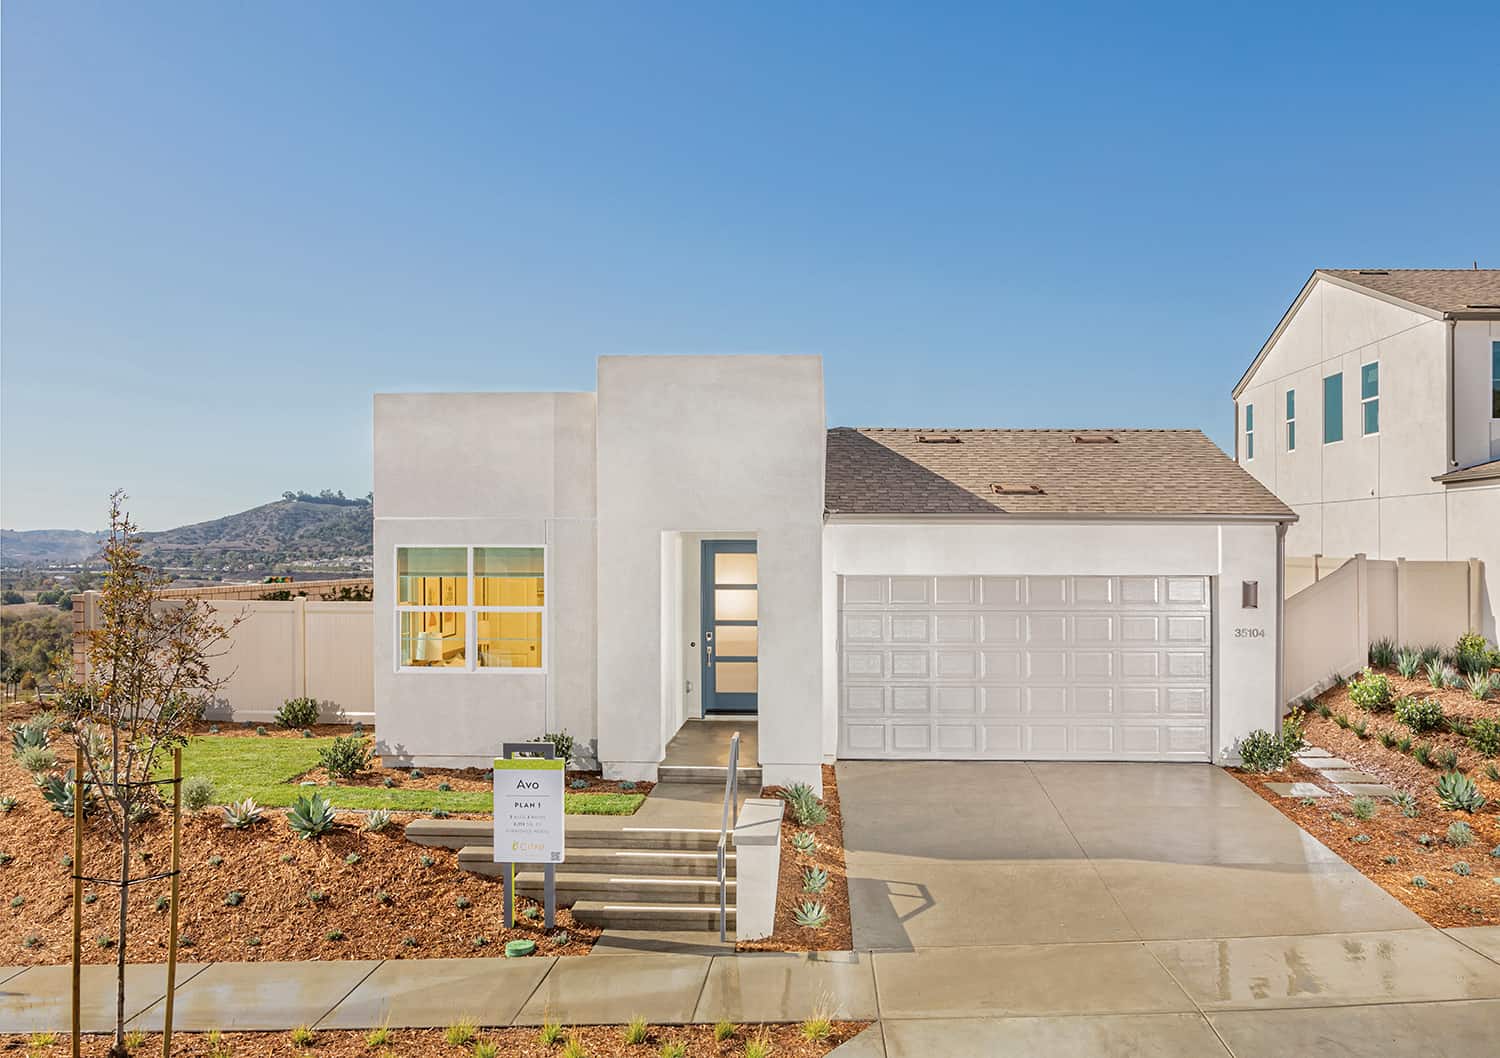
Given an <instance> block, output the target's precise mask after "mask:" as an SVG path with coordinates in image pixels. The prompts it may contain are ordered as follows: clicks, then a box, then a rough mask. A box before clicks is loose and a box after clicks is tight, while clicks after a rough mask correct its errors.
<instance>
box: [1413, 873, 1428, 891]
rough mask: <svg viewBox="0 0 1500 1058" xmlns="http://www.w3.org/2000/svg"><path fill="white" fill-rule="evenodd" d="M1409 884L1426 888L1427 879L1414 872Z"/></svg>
mask: <svg viewBox="0 0 1500 1058" xmlns="http://www.w3.org/2000/svg"><path fill="white" fill-rule="evenodd" d="M1411 884H1412V885H1414V886H1416V887H1417V888H1418V889H1426V888H1427V879H1426V878H1423V877H1422V876H1421V875H1420V874H1414V875H1412V879H1411Z"/></svg>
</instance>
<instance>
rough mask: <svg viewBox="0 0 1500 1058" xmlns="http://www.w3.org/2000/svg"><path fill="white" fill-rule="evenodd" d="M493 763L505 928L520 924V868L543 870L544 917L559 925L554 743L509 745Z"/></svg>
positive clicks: (561, 764)
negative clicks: (524, 865) (531, 865)
mask: <svg viewBox="0 0 1500 1058" xmlns="http://www.w3.org/2000/svg"><path fill="white" fill-rule="evenodd" d="M501 753H502V754H503V756H501V757H497V758H496V759H495V862H496V863H498V864H500V865H501V871H500V880H501V884H502V886H503V887H504V892H505V926H506V928H507V929H509V928H510V927H512V926H514V925H515V924H516V865H517V864H521V863H540V864H542V865H543V867H542V871H543V876H544V890H545V906H546V917H545V919H544V920H543V924H544V925H545V926H546V928H547V929H552V928H553V927H554V926H555V925H556V924H557V864H559V863H562V862H563V853H564V847H563V845H564V840H563V839H564V828H563V802H564V795H563V775H564V770H565V769H566V768H567V764H568V762H567V761H565V760H558V759H556V754H557V750H556V748H555V747H554V746H553V745H552V743H550V742H507V743H505V745H504V746H503V747H501Z"/></svg>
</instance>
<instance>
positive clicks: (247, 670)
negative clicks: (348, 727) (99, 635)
mask: <svg viewBox="0 0 1500 1058" xmlns="http://www.w3.org/2000/svg"><path fill="white" fill-rule="evenodd" d="M76 598H82V599H83V600H84V601H85V607H84V612H83V615H82V616H83V621H82V622H81V624H82V626H83V627H85V628H91V627H94V622H95V620H96V618H97V610H98V595H97V593H96V592H86V593H84V595H83V596H79V597H76ZM208 605H209V606H210V607H212V609H213V610H214V612H215V613H216V614H217V615H218V617H219V620H220V621H222V622H223V623H225V624H228V623H229V622H230V621H232V620H233V619H234V618H236V617H240V616H243V618H244V619H243V620H242V621H241V622H240V623H239V625H238V626H236V627H235V629H234V631H233V632H232V633H231V641H230V644H229V648H228V650H227V652H226V653H225V654H224V655H223V656H221V657H218V658H216V659H215V660H214V661H213V663H212V670H213V673H214V675H216V676H223V677H228V682H226V683H225V685H224V687H223V689H222V690H221V691H220V692H219V701H218V703H217V704H216V705H215V706H214V707H213V708H211V709H210V710H209V712H208V717H209V718H210V719H216V720H235V721H243V722H251V723H263V722H266V721H269V720H271V719H272V718H273V717H274V716H275V715H276V710H277V709H279V708H280V707H281V703H282V702H284V701H285V700H286V699H288V698H300V697H304V696H305V697H309V698H316V699H318V700H319V701H321V702H327V703H330V706H329V707H328V709H327V710H326V711H325V713H324V714H323V717H322V719H325V720H331V719H334V718H335V715H337V716H340V717H342V718H344V719H348V720H364V721H366V722H369V721H373V720H374V718H375V656H374V654H375V644H374V620H375V612H374V611H375V607H374V604H373V603H368V602H321V601H318V600H312V599H306V598H300V597H299V598H296V599H291V600H289V601H285V602H269V601H265V600H260V599H255V600H225V601H210V602H209V603H208ZM75 606H76V603H75Z"/></svg>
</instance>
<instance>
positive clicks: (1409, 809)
mask: <svg viewBox="0 0 1500 1058" xmlns="http://www.w3.org/2000/svg"><path fill="white" fill-rule="evenodd" d="M1386 800H1388V801H1390V802H1391V804H1393V805H1395V806H1396V807H1397V808H1399V809H1400V810H1401V814H1402V815H1403V816H1405V817H1406V818H1407V819H1415V818H1417V812H1418V808H1417V799H1416V798H1415V797H1413V796H1412V795H1411V794H1409V793H1395V794H1392V795H1391V796H1390V797H1388V798H1386Z"/></svg>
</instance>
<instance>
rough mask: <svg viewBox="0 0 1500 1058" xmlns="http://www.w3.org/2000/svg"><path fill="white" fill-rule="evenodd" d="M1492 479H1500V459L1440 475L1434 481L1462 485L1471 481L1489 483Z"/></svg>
mask: <svg viewBox="0 0 1500 1058" xmlns="http://www.w3.org/2000/svg"><path fill="white" fill-rule="evenodd" d="M1492 478H1500V459H1491V460H1490V461H1489V462H1488V463H1480V464H1479V465H1477V466H1472V467H1465V468H1464V469H1462V470H1450V471H1449V472H1448V473H1446V474H1439V475H1438V476H1437V477H1435V478H1433V479H1432V480H1433V481H1436V482H1439V483H1440V484H1443V485H1462V484H1466V483H1468V482H1470V481H1489V480H1491V479H1492Z"/></svg>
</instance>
